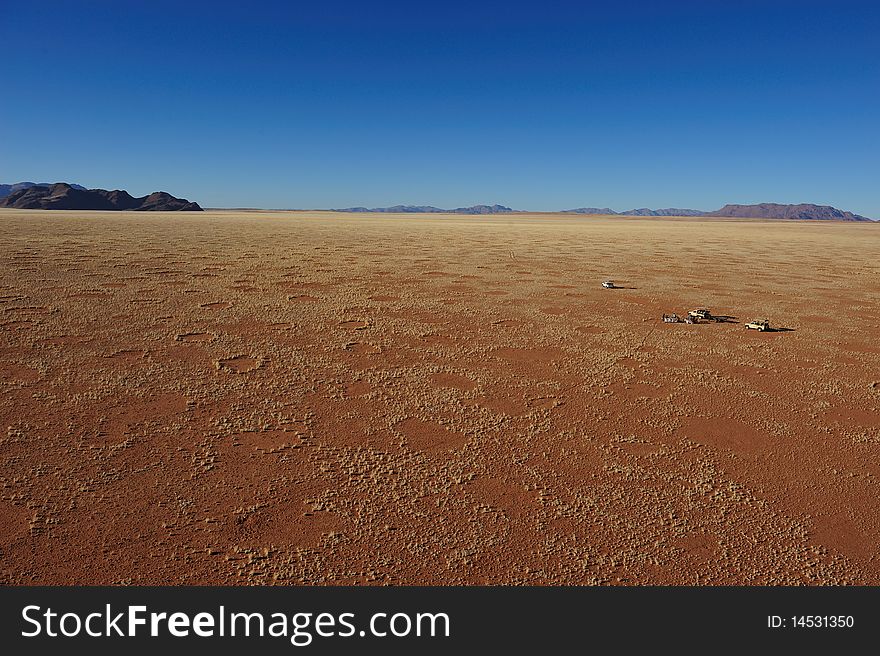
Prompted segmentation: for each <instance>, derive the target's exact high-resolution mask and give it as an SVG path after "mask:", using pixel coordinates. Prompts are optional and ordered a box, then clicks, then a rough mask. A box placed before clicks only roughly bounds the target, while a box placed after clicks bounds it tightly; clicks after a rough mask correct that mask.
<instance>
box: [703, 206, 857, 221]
mask: <svg viewBox="0 0 880 656" xmlns="http://www.w3.org/2000/svg"><path fill="white" fill-rule="evenodd" d="M706 216H730V217H743V218H754V219H799V220H806V221H870V220H871V219H869V218H867V217H865V216H860V215H858V214H853V213H852V212H844V211H843V210H839V209H837V208H836V207H831V206H830V205H813V204H811V203H802V204H800V205H782V204H779V203H759V204H757V205H725V206H724V207H722V208H721V209H720V210H717V211H715V212H709V213H708V214H707V215H706Z"/></svg>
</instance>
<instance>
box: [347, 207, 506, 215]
mask: <svg viewBox="0 0 880 656" xmlns="http://www.w3.org/2000/svg"><path fill="white" fill-rule="evenodd" d="M333 211H334V212H387V213H390V214H437V213H440V212H442V213H444V214H507V213H510V212H514V211H516V210H512V209H510V208H509V207H505V206H504V205H472V206H471V207H457V208H455V209H454V210H444V209H440V208H439V207H433V206H431V205H393V206H391V207H373V208H367V207H347V208H345V209H338V210H333Z"/></svg>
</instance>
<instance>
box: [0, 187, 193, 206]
mask: <svg viewBox="0 0 880 656" xmlns="http://www.w3.org/2000/svg"><path fill="white" fill-rule="evenodd" d="M0 207H14V208H17V209H24V210H137V211H154V212H201V211H202V208H201V207H199V205H198V203H191V202H190V201H188V200H186V199H185V198H175V197H174V196H172V195H171V194H167V193H165V192H164V191H157V192H155V193H152V194H150V195H149V196H142V197H140V198H135V197H133V196H132V195H131V194H129V193H128V192H127V191H122V190H119V189H116V190H114V191H107V190H105V189H83V188H76V187H74V186H73V185H69V184H67V183H65V182H59V183H56V184H53V185H49V186H42V185H35V186H32V187H26V188H23V189H19V190H17V191H15V192H13V193H11V194H9V195H8V196H6V197H5V198H0Z"/></svg>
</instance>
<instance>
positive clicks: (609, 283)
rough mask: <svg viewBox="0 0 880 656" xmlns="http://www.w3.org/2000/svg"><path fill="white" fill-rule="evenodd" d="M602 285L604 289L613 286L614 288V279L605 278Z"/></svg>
mask: <svg viewBox="0 0 880 656" xmlns="http://www.w3.org/2000/svg"><path fill="white" fill-rule="evenodd" d="M602 286H603V287H604V288H605V289H614V288H615V285H614V281H613V280H606V281H605V282H603V283H602Z"/></svg>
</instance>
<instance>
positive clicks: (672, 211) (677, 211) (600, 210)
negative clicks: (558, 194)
mask: <svg viewBox="0 0 880 656" xmlns="http://www.w3.org/2000/svg"><path fill="white" fill-rule="evenodd" d="M565 212H566V213H569V214H603V215H607V214H611V215H617V216H706V215H707V213H706V212H704V211H702V210H684V209H681V208H678V207H669V208H666V209H662V210H652V209H648V208H647V207H641V208H639V209H637V210H627V211H626V212H615V211H614V210H612V209H610V208H607V207H578V208H577V209H573V210H565Z"/></svg>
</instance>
